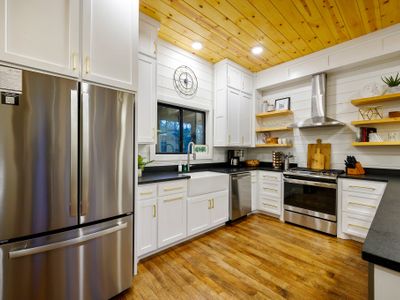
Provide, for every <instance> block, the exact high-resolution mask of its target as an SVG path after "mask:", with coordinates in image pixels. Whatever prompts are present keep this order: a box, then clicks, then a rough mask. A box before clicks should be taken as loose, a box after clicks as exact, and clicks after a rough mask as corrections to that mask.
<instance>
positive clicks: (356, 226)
mask: <svg viewBox="0 0 400 300" xmlns="http://www.w3.org/2000/svg"><path fill="white" fill-rule="evenodd" d="M349 226H351V227H355V228H360V229H364V230H369V228H368V227H365V226H361V225H356V224H349Z"/></svg>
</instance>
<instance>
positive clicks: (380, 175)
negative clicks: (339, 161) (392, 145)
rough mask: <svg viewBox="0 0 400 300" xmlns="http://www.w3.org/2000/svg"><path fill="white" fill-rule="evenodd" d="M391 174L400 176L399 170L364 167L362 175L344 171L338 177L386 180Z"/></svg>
mask: <svg viewBox="0 0 400 300" xmlns="http://www.w3.org/2000/svg"><path fill="white" fill-rule="evenodd" d="M391 176H392V177H393V176H395V177H396V176H400V170H395V169H377V168H365V174H364V175H347V174H346V173H344V174H341V175H339V178H348V179H359V180H371V181H384V182H388V181H389V177H391Z"/></svg>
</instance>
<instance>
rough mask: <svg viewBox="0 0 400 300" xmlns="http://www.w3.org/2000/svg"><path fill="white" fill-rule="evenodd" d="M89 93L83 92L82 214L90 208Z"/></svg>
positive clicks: (85, 213) (84, 214)
mask: <svg viewBox="0 0 400 300" xmlns="http://www.w3.org/2000/svg"><path fill="white" fill-rule="evenodd" d="M89 113H90V112H89V94H88V93H87V92H82V199H81V216H86V215H87V213H88V210H89V166H90V156H89V150H90V149H89Z"/></svg>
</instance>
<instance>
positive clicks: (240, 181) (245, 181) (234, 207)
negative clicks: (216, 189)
mask: <svg viewBox="0 0 400 300" xmlns="http://www.w3.org/2000/svg"><path fill="white" fill-rule="evenodd" d="M230 176H231V181H230V187H229V190H230V202H229V220H230V221H234V220H236V219H238V218H240V217H243V216H246V215H247V214H248V213H250V212H251V174H250V172H243V173H235V174H231V175H230Z"/></svg>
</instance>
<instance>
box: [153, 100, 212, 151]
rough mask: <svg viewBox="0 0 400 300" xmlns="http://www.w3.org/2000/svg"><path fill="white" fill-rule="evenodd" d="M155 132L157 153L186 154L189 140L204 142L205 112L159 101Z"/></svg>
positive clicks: (197, 142) (198, 142) (201, 143)
mask: <svg viewBox="0 0 400 300" xmlns="http://www.w3.org/2000/svg"><path fill="white" fill-rule="evenodd" d="M157 132H158V134H157V146H156V153H157V154H187V147H188V144H189V143H190V142H194V143H195V144H200V145H204V144H205V143H206V142H205V141H206V116H205V112H202V111H197V110H193V109H188V108H183V107H179V106H173V105H168V104H162V103H159V104H158V106H157Z"/></svg>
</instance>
